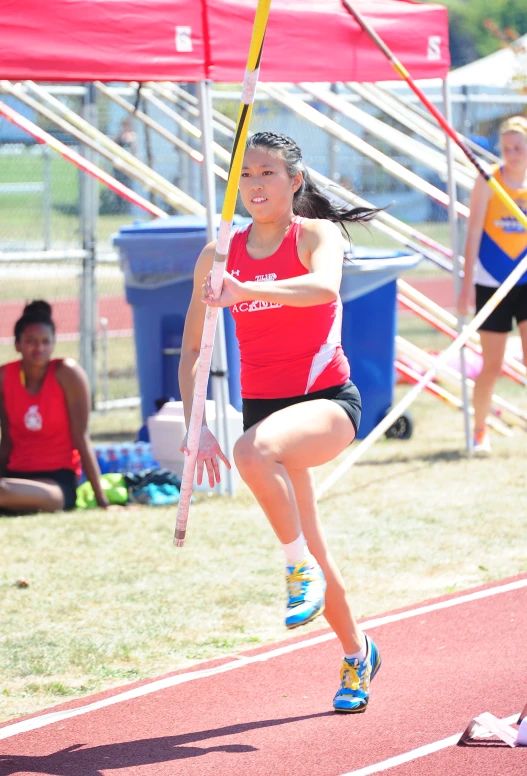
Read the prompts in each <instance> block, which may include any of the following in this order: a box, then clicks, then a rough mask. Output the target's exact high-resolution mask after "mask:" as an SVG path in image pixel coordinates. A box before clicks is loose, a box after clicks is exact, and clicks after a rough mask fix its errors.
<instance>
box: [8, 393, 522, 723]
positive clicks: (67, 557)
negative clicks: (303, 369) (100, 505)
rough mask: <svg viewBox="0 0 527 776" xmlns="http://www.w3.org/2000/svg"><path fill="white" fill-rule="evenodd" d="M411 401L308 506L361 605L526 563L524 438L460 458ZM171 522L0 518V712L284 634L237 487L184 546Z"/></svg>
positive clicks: (446, 432)
mask: <svg viewBox="0 0 527 776" xmlns="http://www.w3.org/2000/svg"><path fill="white" fill-rule="evenodd" d="M404 390H406V389H404V388H402V389H398V394H400V393H401V392H403V391H404ZM510 393H511V395H512V394H515V395H516V398H517V399H518V401H519V402H522V406H523V407H524V409H525V406H526V401H525V399H524V397H523V395H522V393H521V391H519V390H518V389H516V388H515V387H514V386H512V389H511V392H510ZM413 412H414V417H415V424H416V425H415V432H414V436H413V438H412V439H411V440H409V441H408V442H397V441H388V440H384V439H383V440H382V441H380V442H379V443H378V444H377V445H375V446H374V447H373V448H372V449H371V450H370V451H369V452H368V454H367V455H366V456H365V458H363V459H362V460H361V461H359V463H358V464H357V465H356V466H355V467H354V468H353V469H352V470H351V471H350V472H349V473H348V474H347V475H346V476H345V477H344V478H343V479H342V480H341V481H340V482H339V483H338V484H337V485H336V486H335V487H334V488H333V489H332V490H331V491H330V492H329V493H328V494H327V496H326V497H325V498H324V499H323V500H322V502H321V504H320V508H321V513H322V518H323V522H324V525H325V527H326V531H327V535H328V540H329V543H330V546H331V548H332V550H333V552H334V554H335V556H336V558H337V561H338V563H339V565H340V567H341V569H342V572H343V574H344V578H345V579H346V582H347V584H348V586H349V592H350V596H351V598H352V601H353V605H354V610H355V612H356V614H357V615H358V616H361V617H366V616H370V615H373V614H377V613H380V612H384V611H387V610H390V609H393V608H395V607H400V606H404V605H408V604H412V603H417V602H419V601H422V600H424V599H426V598H429V597H431V596H435V595H439V594H443V593H450V592H454V591H460V590H464V589H466V588H468V587H471V586H474V585H478V584H481V583H483V582H488V581H490V580H498V579H502V578H504V577H508V576H511V575H514V574H517V573H521V572H525V571H527V558H526V556H525V543H524V542H522V541H521V537H522V536H523V534H524V515H523V511H522V510H521V508H519V505H521V504H522V503H523V495H524V492H525V486H526V484H527V483H526V479H527V475H526V474H525V437H524V436H523V434H522V433H521V432H516V433H515V435H514V437H513V438H511V439H502V438H499V437H495V439H494V448H495V453H494V455H493V457H492V458H490V459H488V460H481V459H475V460H474V459H472V460H468V459H466V458H465V456H464V454H463V424H462V417H461V414H459V413H456V412H454V411H453V410H451V409H449V408H448V407H446V406H444V405H442V404H441V403H438V402H436V401H434V399H433V398H432V397H430V396H428V395H425V396H422V397H421V398H420V399H419V401H418V402H417V403H416V404H415V405H414V410H413ZM127 418H128V419H127V420H126V421H125V422H129V423H132V422H134V420H133V413H131V414H130V413H128V415H127ZM97 422H100V421H99V420H98V421H97ZM113 422H114V423H116V416H114V417H113ZM333 466H334V464H331V465H328V466H326V467H324V469H323V470H321V471H319V472H317V479H318V480H319V481H321V479H322V478H323V476H324V474H326V473H328V472H329V471H331V470H332V468H333ZM489 483H492V487H489ZM174 520H175V510H174V509H168V508H167V509H165V508H159V509H154V508H141V509H139V510H137V511H130V510H125V511H122V512H113V513H112V512H110V513H107V514H106V513H104V512H101V511H99V510H94V511H91V512H85V513H73V514H56V515H45V514H42V515H37V516H33V517H26V518H17V519H7V518H3V519H1V520H0V569H1V571H0V590H1V597H2V630H1V633H0V666H1V668H0V672H1V673H0V686H1V687H2V688H3V689H2V691H1V692H0V719H9V718H12V717H15V716H18V715H21V714H24V713H28V712H32V711H35V710H37V709H40V708H44V707H47V706H50V705H52V704H54V703H57V702H60V701H61V700H64V698H75V697H80V696H83V695H85V694H87V693H91V692H95V691H98V690H101V689H103V688H106V687H110V686H113V685H118V684H123V683H126V682H129V681H132V680H136V679H142V678H145V677H153V676H156V675H159V674H162V673H164V672H168V671H171V670H173V669H176V668H181V667H184V666H187V665H190V664H192V663H194V662H196V661H199V660H203V659H206V658H212V657H216V656H220V655H227V654H232V653H234V652H237V651H240V650H243V649H247V648H249V647H252V646H255V645H261V644H265V643H269V642H272V641H275V640H278V639H283V638H287V633H286V632H285V630H284V628H283V625H282V617H283V598H284V591H283V578H282V557H281V551H280V548H279V546H278V545H277V542H276V540H275V539H274V537H273V535H272V533H271V530H270V528H269V526H268V525H267V523H266V521H265V519H264V517H263V515H262V513H261V511H260V509H259V508H258V506H257V505H256V503H255V501H254V499H253V497H252V496H251V494H250V493H249V492H248V491H247V489H246V488H245V487H244V486H242V487H240V489H239V492H238V495H237V496H236V497H235V498H234V499H229V498H223V499H222V498H218V497H214V498H208V497H207V496H206V495H199V496H198V500H197V503H196V504H195V505H194V507H193V509H192V513H191V517H190V522H189V530H188V537H187V543H186V546H185V548H184V549H183V550H176V549H174V548H173V547H172V543H171V542H172V532H173V527H174ZM255 547H256V548H257V550H256V551H255ZM20 578H25V579H27V580H28V582H29V587H27V588H18V587H16V585H15V583H16V580H17V579H20ZM322 624H323V623H322V622H321V621H319V622H318V623H315V624H313V625H312V626H309V627H308V629H307V631H310V630H316V629H318V628H320V627H321V626H322Z"/></svg>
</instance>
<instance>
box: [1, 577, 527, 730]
mask: <svg viewBox="0 0 527 776" xmlns="http://www.w3.org/2000/svg"><path fill="white" fill-rule="evenodd" d="M523 587H527V579H519V580H517V581H516V582H509V583H508V584H506V585H498V586H497V587H489V588H487V589H486V590H480V591H478V592H476V593H468V594H467V595H463V596H459V597H458V598H449V599H448V600H447V601H439V602H438V603H435V604H429V605H428V606H418V607H417V608H416V609H409V610H408V611H406V612H399V613H397V614H388V615H386V616H385V617H374V618H373V619H371V620H366V621H365V622H362V623H361V628H363V629H365V630H366V629H368V630H371V629H372V628H378V627H380V626H381V625H388V624H390V623H392V622H400V621H401V620H407V619H409V618H410V617H419V616H420V615H423V614H428V613H430V612H435V611H438V610H440V609H448V608H451V607H453V606H459V605H460V604H465V603H469V602H470V601H478V600H480V599H482V598H489V597H490V596H494V595H498V594H500V593H510V592H512V591H514V590H519V589H521V588H523ZM335 638H336V636H335V634H334V633H324V634H323V635H321V636H315V637H314V638H312V639H306V640H305V641H299V642H297V643H295V644H287V645H285V646H283V647H277V648H276V649H270V650H269V651H268V652H264V653H262V654H260V655H252V656H247V657H245V656H243V655H240V656H239V657H238V658H236V659H235V660H232V661H231V662H229V663H224V665H221V666H216V667H215V668H204V669H202V670H201V671H200V670H198V671H188V672H187V673H184V674H178V675H177V676H167V677H166V678H164V679H158V680H156V681H153V682H149V683H148V684H144V685H141V686H140V687H134V688H133V689H131V690H126V691H125V692H121V693H118V694H117V695H112V696H111V697H109V698H104V699H103V700H100V701H95V702H94V703H88V704H86V706H76V707H75V708H73V709H63V710H61V711H52V712H49V713H47V714H41V715H40V716H38V717H32V718H31V719H26V720H22V721H21V722H14V723H13V724H12V725H6V727H3V728H0V740H2V739H4V738H11V737H12V736H16V735H18V734H19V733H26V732H28V731H30V730H37V729H38V728H41V727H45V726H47V725H52V724H54V723H55V722H60V721H61V720H63V719H70V718H71V717H78V716H79V715H81V714H88V712H91V711H98V710H99V709H104V708H106V707H107V706H113V705H115V704H116V703H124V702H125V701H129V700H133V699H134V698H141V697H142V696H144V695H150V694H151V693H154V692H158V691H159V690H166V689H168V688H169V687H176V686H177V685H179V684H184V683H186V682H192V681H195V680H196V679H207V678H209V677H211V676H216V675H217V674H224V673H227V672H228V671H233V670H234V669H236V668H243V667H244V666H247V665H251V664H252V663H265V662H266V661H267V660H271V658H274V657H280V656H281V655H287V654H288V653H290V652H296V651H297V650H298V649H306V648H307V647H313V646H316V645H317V644H323V643H324V642H326V641H331V640H332V639H335Z"/></svg>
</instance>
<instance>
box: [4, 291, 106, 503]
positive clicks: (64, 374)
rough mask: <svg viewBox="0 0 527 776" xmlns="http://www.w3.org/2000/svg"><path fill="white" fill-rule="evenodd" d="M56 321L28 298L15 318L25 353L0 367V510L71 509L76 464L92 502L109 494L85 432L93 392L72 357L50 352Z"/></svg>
mask: <svg viewBox="0 0 527 776" xmlns="http://www.w3.org/2000/svg"><path fill="white" fill-rule="evenodd" d="M54 345H55V325H54V323H53V320H52V318H51V306H50V305H49V304H48V303H47V302H44V301H34V302H31V304H28V305H26V307H25V308H24V312H23V315H22V317H21V318H20V319H19V320H18V321H17V322H16V324H15V349H16V350H17V352H18V353H20V354H21V356H22V358H21V359H19V360H17V361H12V362H10V363H9V364H4V365H3V366H0V422H1V432H2V437H1V440H0V512H3V513H4V514H5V513H7V514H9V513H13V514H20V513H25V512H38V511H43V512H56V511H59V510H63V509H66V510H70V509H74V508H75V500H76V489H77V476H78V474H79V473H80V463H81V462H82V466H83V468H84V472H85V473H86V477H87V478H88V480H89V481H90V482H91V484H92V486H93V490H94V493H95V497H96V499H97V504H98V505H99V506H100V507H103V508H106V507H107V506H108V500H107V498H106V496H105V494H104V492H103V489H102V486H101V481H100V470H99V466H98V463H97V459H96V457H95V454H94V452H93V449H92V446H91V443H90V438H89V435H88V417H89V413H90V392H89V386H88V380H87V377H86V374H85V372H84V370H83V369H82V368H81V367H80V366H79V365H78V364H77V363H76V362H75V361H73V359H71V358H65V359H62V358H55V359H52V358H51V356H52V353H53V348H54Z"/></svg>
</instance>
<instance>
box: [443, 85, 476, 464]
mask: <svg viewBox="0 0 527 776" xmlns="http://www.w3.org/2000/svg"><path fill="white" fill-rule="evenodd" d="M443 109H444V112H445V117H446V120H447V121H448V123H449V124H452V102H451V100H450V89H449V87H448V77H447V78H445V79H444V81H443ZM445 135H446V161H447V191H448V197H449V200H450V201H449V204H448V220H449V223H450V242H451V247H452V262H453V265H454V266H453V273H452V274H453V280H454V294H455V298H456V302H457V299H458V296H459V293H460V291H461V283H462V269H461V264H460V261H459V245H458V243H459V232H458V226H459V224H458V217H457V211H456V208H455V207H454V202H456V200H457V186H456V179H455V176H454V142H453V140H452V138H451V137H450V136H449V135H448V134H446V133H445ZM464 325H465V318H464V316H461V315H458V318H457V332H458V334H461V332H462V331H463V326H464ZM459 359H460V366H461V369H460V371H461V377H462V382H461V396H462V399H463V419H464V426H465V446H466V450H467V453H468V455H472V431H471V425H470V399H469V395H468V387H467V364H466V358H465V348H461V350H460V351H459Z"/></svg>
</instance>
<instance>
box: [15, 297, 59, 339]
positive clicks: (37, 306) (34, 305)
mask: <svg viewBox="0 0 527 776" xmlns="http://www.w3.org/2000/svg"><path fill="white" fill-rule="evenodd" d="M34 323H42V324H45V325H46V326H49V327H50V328H51V331H52V332H53V337H54V336H55V324H54V323H53V319H52V317H51V305H50V304H49V303H48V302H45V301H44V300H43V299H35V300H34V301H33V302H30V303H29V304H26V306H25V307H24V312H23V313H22V316H21V317H20V318H19V319H18V321H17V322H16V323H15V332H14V333H15V341H16V342H19V341H20V337H21V336H22V334H23V333H24V331H25V330H26V328H27V327H28V326H31V325H32V324H34Z"/></svg>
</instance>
